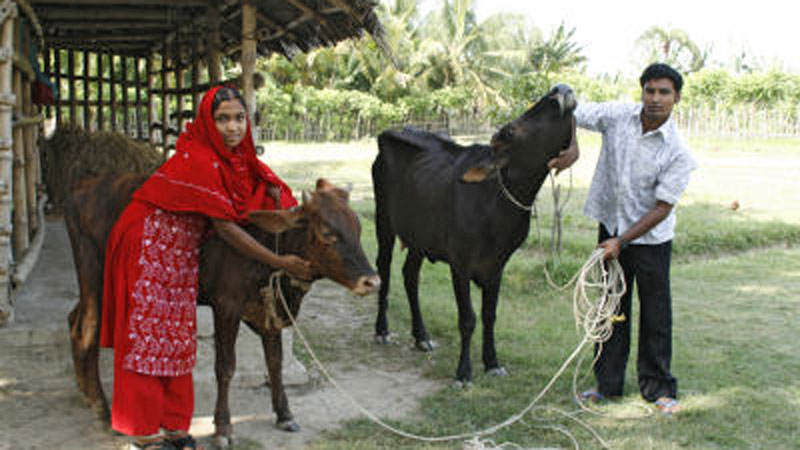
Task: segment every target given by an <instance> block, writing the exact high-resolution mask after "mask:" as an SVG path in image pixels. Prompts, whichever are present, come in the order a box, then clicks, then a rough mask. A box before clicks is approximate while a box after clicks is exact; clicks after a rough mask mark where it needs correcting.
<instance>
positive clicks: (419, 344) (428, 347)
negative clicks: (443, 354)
mask: <svg viewBox="0 0 800 450" xmlns="http://www.w3.org/2000/svg"><path fill="white" fill-rule="evenodd" d="M414 348H416V349H417V350H419V351H421V352H426V353H427V352H432V351H433V349H435V348H436V343H435V342H433V341H432V340H430V339H428V340H427V341H416V342H415V343H414Z"/></svg>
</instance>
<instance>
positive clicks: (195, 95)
mask: <svg viewBox="0 0 800 450" xmlns="http://www.w3.org/2000/svg"><path fill="white" fill-rule="evenodd" d="M199 45H200V40H198V41H197V44H196V45H195V46H193V47H192V111H197V107H198V106H199V105H200V96H201V95H202V94H203V93H202V92H200V90H199V89H198V88H197V87H198V86H199V85H200V58H199V56H200V51H199V50H198V48H197V47H198V46H199Z"/></svg>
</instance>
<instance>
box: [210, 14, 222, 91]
mask: <svg viewBox="0 0 800 450" xmlns="http://www.w3.org/2000/svg"><path fill="white" fill-rule="evenodd" d="M218 3H219V2H217V1H216V0H210V1H209V7H208V26H209V28H210V30H211V32H210V33H209V35H208V43H207V45H206V60H207V61H206V62H207V64H208V79H209V82H210V83H211V84H212V85H213V84H215V83H219V82H220V81H222V62H221V60H220V59H221V58H220V56H221V51H222V50H221V49H222V40H221V39H220V36H219V27H220V23H221V20H220V12H219V5H218Z"/></svg>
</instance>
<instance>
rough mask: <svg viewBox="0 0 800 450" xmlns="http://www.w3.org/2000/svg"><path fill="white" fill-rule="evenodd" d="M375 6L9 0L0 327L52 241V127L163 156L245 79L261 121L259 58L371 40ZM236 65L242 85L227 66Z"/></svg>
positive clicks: (0, 96) (0, 100)
mask: <svg viewBox="0 0 800 450" xmlns="http://www.w3.org/2000/svg"><path fill="white" fill-rule="evenodd" d="M375 7H376V1H375V0H216V1H213V0H169V1H159V0H16V1H12V0H0V24H2V47H0V326H2V325H3V323H5V322H8V321H10V320H11V319H12V318H13V296H14V289H15V288H16V287H19V286H20V285H21V284H23V283H24V281H25V278H26V277H27V274H28V272H29V271H30V269H31V268H32V267H33V265H34V263H35V262H36V258H37V255H38V248H39V247H40V246H41V242H42V240H43V233H44V226H42V225H43V223H42V222H43V220H42V217H43V214H44V212H43V207H44V204H45V202H46V201H47V199H46V196H45V194H44V189H43V188H42V175H41V159H40V155H39V148H38V145H37V143H38V142H39V136H40V135H41V133H42V132H43V128H44V124H45V123H50V122H54V125H55V127H56V128H58V127H61V126H66V125H70V126H73V127H79V128H82V129H83V130H86V131H91V132H96V131H114V132H119V133H123V134H125V135H126V136H128V137H130V138H132V139H136V140H140V141H143V142H148V143H150V144H151V145H153V146H155V147H157V148H159V149H160V150H161V151H162V152H163V154H164V155H166V152H167V150H168V148H169V142H170V141H169V139H170V136H171V135H174V134H176V133H177V132H178V131H179V130H181V129H182V127H183V125H184V122H185V121H186V120H187V118H189V117H191V114H192V112H193V111H194V110H195V107H196V105H197V104H198V102H199V100H200V95H201V94H202V93H203V92H204V91H205V90H207V89H208V88H209V87H210V86H212V85H215V84H219V83H226V82H229V81H237V84H239V86H240V89H241V91H242V94H243V95H244V98H245V100H246V102H247V104H248V105H247V106H248V110H249V111H250V112H251V113H252V112H254V111H255V110H256V108H255V98H256V97H255V86H254V81H253V80H254V74H255V63H256V58H257V57H258V56H269V55H270V54H273V53H280V54H284V55H286V56H288V57H292V56H293V55H295V54H297V53H300V52H306V51H308V50H311V49H313V48H316V47H320V46H328V45H333V44H335V43H337V42H339V41H342V40H345V39H350V38H355V37H359V36H361V35H362V34H363V33H364V32H367V33H369V34H370V35H371V36H372V37H373V39H374V40H375V41H376V43H377V44H378V45H379V46H380V47H382V48H383V49H384V50H385V51H386V52H387V54H390V53H389V49H388V47H387V46H386V45H385V43H384V40H383V32H382V29H381V25H380V23H379V21H378V19H377V17H376V15H375V12H374V9H375ZM226 63H227V64H232V63H238V65H239V66H240V68H241V76H240V77H238V80H224V79H223V70H222V69H223V64H226Z"/></svg>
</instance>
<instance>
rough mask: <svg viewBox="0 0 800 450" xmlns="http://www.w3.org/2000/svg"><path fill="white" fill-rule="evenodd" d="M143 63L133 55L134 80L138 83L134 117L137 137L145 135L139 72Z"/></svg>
mask: <svg viewBox="0 0 800 450" xmlns="http://www.w3.org/2000/svg"><path fill="white" fill-rule="evenodd" d="M141 65H142V59H141V58H139V57H138V56H134V57H133V68H134V72H133V82H134V83H135V84H136V110H135V111H136V114H135V115H134V119H135V120H136V139H141V138H142V137H144V135H143V134H142V77H141V74H140V73H139V70H140V68H141Z"/></svg>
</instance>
